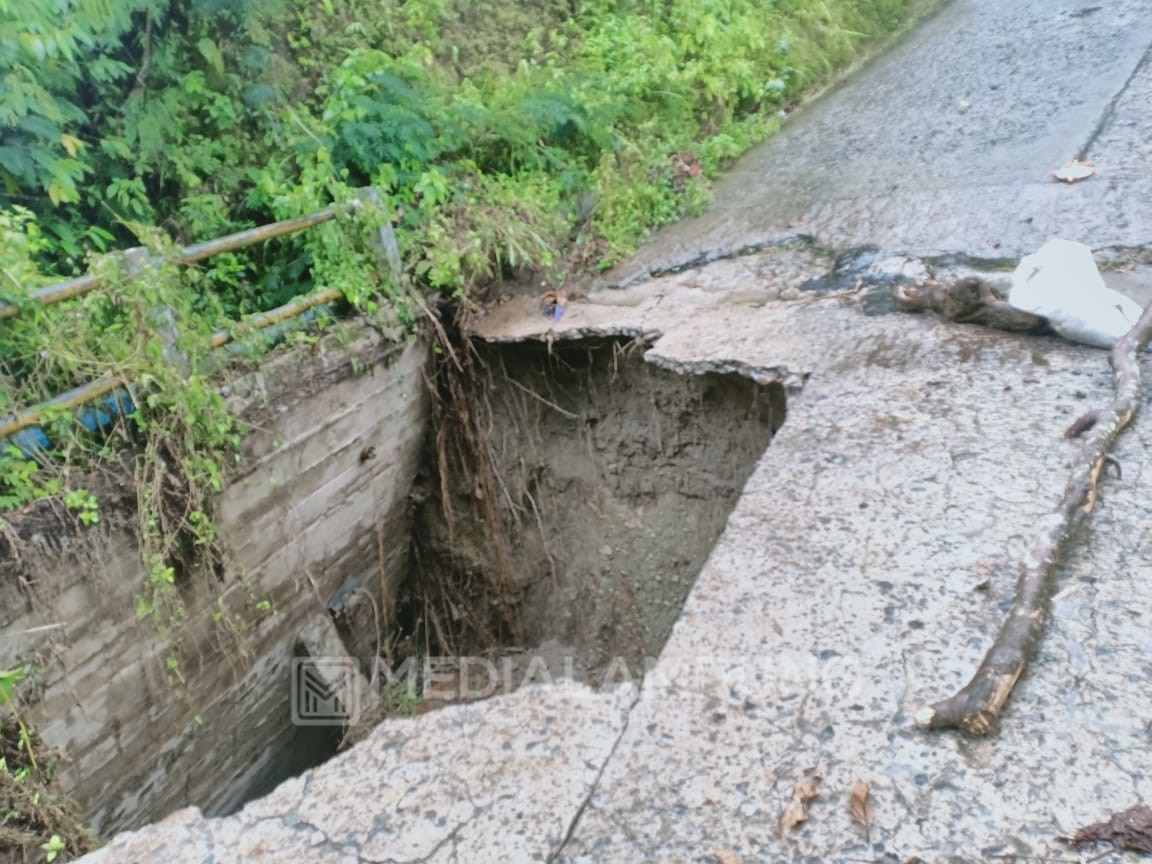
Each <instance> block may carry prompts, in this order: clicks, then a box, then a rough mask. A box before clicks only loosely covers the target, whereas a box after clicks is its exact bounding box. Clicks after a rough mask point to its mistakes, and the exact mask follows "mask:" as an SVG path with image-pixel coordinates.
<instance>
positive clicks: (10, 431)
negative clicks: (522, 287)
mask: <svg viewBox="0 0 1152 864" xmlns="http://www.w3.org/2000/svg"><path fill="white" fill-rule="evenodd" d="M360 195H361V199H360V200H356V201H351V202H349V203H348V204H343V205H340V206H336V207H329V208H326V209H324V210H321V211H319V212H317V213H312V214H309V215H307V216H299V217H297V218H295V219H285V220H283V221H280V222H274V223H272V224H269V225H262V226H260V227H258V228H250V229H248V230H246V231H238V232H237V233H235V234H229V235H227V236H226V237H220V238H217V239H216V240H209V241H207V242H205V243H197V244H195V245H193V246H188V247H185V248H184V249H183V250H182V251H181V253H180V256H179V257H178V258H177V263H179V264H193V263H195V262H197V261H203V260H204V259H205V258H211V257H212V256H213V255H219V254H220V253H222V252H233V251H235V250H237V249H242V248H244V247H245V246H251V245H253V244H256V243H260V242H263V241H265V240H270V239H272V238H273V237H280V236H283V235H285V234H293V233H295V232H297V231H303V230H305V229H307V228H312V227H314V226H316V225H320V224H322V223H324V222H328V221H330V220H332V219H335V218H336V217H337V216H340V215H343V214H345V213H349V212H351V211H353V210H356V209H359V208H360V207H362V206H363V203H364V201H365V200H367V201H369V202H372V203H375V202H376V201H378V197H377V193H376V190H374V189H365V190H361V193H360ZM380 234H381V238H382V240H383V243H384V245H385V251H386V252H388V253H390V254H386V255H385V257H386V258H387V259H388V263H389V265H391V268H392V271H393V276H398V275H399V274H398V272H397V270H398V267H399V261H398V260H394V259H396V257H397V256H396V253H395V239H394V238H393V237H392V232H391V226H390V225H387V226H386V227H385V228H383V229H381V232H380ZM381 238H377V242H378V243H379V242H381ZM99 287H100V280H99V279H97V278H96V277H95V276H92V275H87V276H81V277H79V278H76V279H70V280H68V281H66V282H57V283H55V284H53V285H49V286H47V287H45V288H41V289H39V290H37V291H35V292H33V293H32V294H31V295H30V299H31V300H32V301H34V302H39V303H43V304H45V305H50V304H53V303H59V302H61V301H64V300H70V299H72V298H74V297H79V296H81V295H83V294H87V293H88V292H90V291H93V290H95V289H97V288H99ZM343 297H344V294H343V292H342V291H338V290H336V289H328V290H325V291H321V292H319V293H317V294H311V295H308V296H305V297H298V298H296V299H294V300H291V301H289V302H288V303H285V304H284V305H282V306H278V307H276V308H275V309H270V310H269V311H267V312H258V313H256V314H254V315H250V316H248V317H246V318H245V319H243V320H242V321H240V322H238V323H237V325H236V326H234V327H232V328H228V329H223V330H217V331H216V332H214V333H213V334H212V335H211V337H209V341H208V344H209V347H210V348H220V347H222V346H224V345H227V344H228V343H230V342H232V341H233V340H234V339H235V336H236V334H237V333H238V332H239V331H256V330H264V329H267V328H269V327H273V326H275V325H276V324H279V323H281V322H284V321H286V320H288V319H290V318H295V317H297V316H299V315H303V314H305V313H307V312H309V311H310V310H314V309H317V308H318V307H321V306H325V305H328V304H331V303H335V302H338V301H339V300H341V299H343ZM19 314H20V307H19V305H17V304H14V303H4V302H0V319H3V318H11V317H14V316H16V315H19ZM129 384H130V382H129V380H128V379H127V378H125V377H123V376H119V375H104V376H101V377H100V378H97V379H96V380H95V381H90V382H88V383H87V384H83V385H81V386H80V387H76V388H74V389H72V390H69V391H68V392H67V393H62V394H60V395H59V396H56V397H53V398H52V399H49V400H48V401H46V402H42V403H40V404H39V405H34V406H32V407H30V408H26V409H24V410H23V411H19V412H17V413H16V414H14V415H10V416H9V417H8V418H7V419H5V420H3V421H2V422H0V442H2V441H4V440H5V439H7V438H11V437H12V436H14V435H18V434H19V433H21V432H23V431H24V430H27V429H30V428H31V427H34V426H37V425H38V424H39V422H40V421H41V420H42V419H43V418H44V416H45V414H47V413H49V412H50V411H52V410H53V409H57V408H76V407H79V406H80V405H84V404H87V403H88V402H91V401H93V400H95V399H98V398H100V397H101V396H105V395H107V394H109V393H113V392H114V391H117V390H120V389H122V388H126V387H127V386H128V385H129ZM124 396H125V397H126V398H127V404H128V405H129V406H131V405H132V404H133V403H132V399H131V395H130V394H128V393H127V392H125V394H124ZM116 406H117V407H119V408H122V407H123V406H122V405H121V403H120V400H119V398H117V400H116ZM98 413H99V412H98ZM121 413H127V412H123V411H122V412H121ZM34 437H35V438H36V440H35V441H32V442H30V443H31V444H33V445H38V444H39V443H40V441H39V439H40V438H41V437H43V438H44V439H45V441H46V440H47V436H43V435H41V436H34Z"/></svg>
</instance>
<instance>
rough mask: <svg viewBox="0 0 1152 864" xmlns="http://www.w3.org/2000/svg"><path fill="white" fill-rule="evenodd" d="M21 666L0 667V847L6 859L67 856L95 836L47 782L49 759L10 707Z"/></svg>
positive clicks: (49, 778)
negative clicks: (18, 667) (6, 854)
mask: <svg viewBox="0 0 1152 864" xmlns="http://www.w3.org/2000/svg"><path fill="white" fill-rule="evenodd" d="M26 676H27V671H26V670H25V669H9V670H0V850H4V851H5V852H7V853H8V854H9V855H10V856H11V857H10V860H12V861H20V860H24V861H47V862H51V861H55V860H56V859H57V858H58V856H61V855H63V856H64V859H63V860H71V859H72V858H75V857H78V856H80V855H82V854H84V853H85V852H89V851H91V850H92V849H94V848H95V840H94V838H93V837H92V835H91V834H90V833H89V832H88V830H87V829H86V828H85V827H84V824H83V822H81V821H80V819H79V818H78V817H77V816H76V814H75V813H74V812H73V811H72V809H71V807H70V805H69V804H68V803H67V802H66V801H65V800H64V799H63V798H62V797H61V796H60V795H59V794H58V790H57V789H56V788H55V785H54V783H53V779H52V778H53V775H54V773H55V767H56V765H55V757H54V755H53V754H52V753H51V752H50V751H48V749H47V748H46V747H45V746H44V744H43V742H41V741H40V739H39V738H38V737H37V736H36V734H35V733H34V732H32V731H30V730H29V728H28V727H27V725H25V723H24V721H23V720H21V718H20V714H19V712H18V711H17V710H16V700H15V698H14V688H15V687H16V685H17V684H19V683H20V682H21V681H23V680H24V678H25V677H26Z"/></svg>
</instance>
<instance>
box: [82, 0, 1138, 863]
mask: <svg viewBox="0 0 1152 864" xmlns="http://www.w3.org/2000/svg"><path fill="white" fill-rule="evenodd" d="M1146 20H1147V5H1146V3H1144V2H1137V0H1128V2H1125V0H1117V2H1113V3H1109V4H1106V5H1096V6H1093V5H1087V4H1085V3H1082V2H1067V3H1065V2H1059V3H1052V2H1040V0H1034V2H1021V3H1017V4H1004V3H996V2H992V0H970V2H963V0H957V2H953V3H950V4H948V5H946V6H945V7H943V9H941V10H940V11H939V12H938V13H937V14H936V15H935V16H934V17H933V18H931V19H930V20H928V21H926V22H924V23H923V24H922V25H921V26H920V27H919V28H918V29H917V30H916V31H915V32H914V33H912V34H910V36H909V37H908V38H906V39H905V40H904V41H903V42H902V43H901V44H899V45H898V46H896V48H895V49H894V50H893V51H891V52H890V53H888V54H887V55H885V56H884V57H882V58H880V59H879V60H877V61H876V62H874V63H872V64H870V65H869V66H868V67H866V68H865V69H864V70H862V71H861V72H860V73H859V74H858V75H856V76H855V77H854V78H852V79H851V80H850V81H848V82H847V83H846V84H844V85H842V86H841V87H839V88H837V89H836V90H834V91H832V92H830V93H828V94H826V95H825V96H824V97H823V98H821V99H820V100H818V101H816V102H815V103H814V104H812V105H810V106H807V107H806V108H804V109H803V110H801V111H799V112H797V114H796V115H795V116H794V117H792V118H790V119H789V120H788V122H787V124H786V128H785V130H784V132H783V133H782V134H781V135H780V136H778V137H777V138H776V139H774V140H773V141H772V142H770V143H769V144H768V145H766V146H765V147H763V148H761V149H760V150H759V151H757V152H755V153H753V154H750V155H749V156H748V157H747V158H746V159H744V160H742V161H741V162H740V163H739V164H738V165H737V166H736V168H735V169H734V170H733V172H732V173H731V174H730V175H729V176H728V177H726V178H725V179H724V180H722V181H721V182H720V184H719V185H718V187H717V193H716V203H715V204H714V205H713V207H712V208H711V209H710V210H709V211H708V212H707V213H705V214H703V215H702V216H701V217H699V218H697V219H694V220H687V221H685V222H683V223H680V224H678V225H676V226H672V227H671V228H670V229H669V230H668V231H666V232H664V233H663V234H662V235H661V236H658V237H657V238H655V240H654V241H653V243H652V244H650V245H649V246H648V247H646V248H645V249H644V250H643V251H642V252H641V253H640V254H639V255H638V256H636V259H635V260H634V261H632V262H629V263H628V264H627V265H625V266H622V267H621V268H618V270H617V271H615V272H613V273H612V274H609V278H608V279H606V280H605V284H604V285H602V286H600V287H599V289H598V290H594V291H592V292H590V294H589V296H588V298H587V300H585V301H579V302H574V303H572V304H570V305H569V306H568V307H567V309H566V310H565V312H564V314H563V316H562V318H561V319H560V320H559V321H558V322H552V321H550V320H549V319H547V318H545V317H544V316H542V315H541V313H540V308H539V305H538V303H537V301H536V300H535V299H534V298H520V299H513V300H511V301H509V302H507V303H505V304H502V305H501V306H499V307H497V309H496V310H495V311H493V312H492V313H491V314H490V315H489V316H488V317H486V318H485V319H483V320H481V321H480V322H479V325H478V327H477V335H479V336H481V337H483V338H486V339H490V340H493V341H516V340H537V339H551V340H557V341H558V340H565V339H572V338H577V337H589V336H603V335H623V336H627V337H632V338H635V339H637V340H638V341H639V343H640V344H641V345H642V346H643V347H645V348H646V353H645V358H646V359H647V360H648V361H649V362H651V363H654V364H658V365H660V366H662V367H665V368H668V369H672V370H674V371H678V372H682V373H685V374H700V373H705V372H715V371H725V372H732V371H736V372H739V373H741V374H744V375H748V376H751V377H753V378H755V379H757V380H759V381H764V382H779V383H780V384H782V385H784V386H785V387H786V388H787V392H788V397H787V398H788V404H787V419H786V421H785V423H784V425H783V427H782V428H781V429H780V430H779V431H778V432H777V433H776V435H775V437H774V438H773V440H772V443H771V445H770V446H769V447H768V448H767V450H766V451H765V452H764V454H763V456H762V457H761V459H760V460H759V462H758V464H757V466H756V469H755V471H754V473H753V475H752V477H751V478H750V479H749V481H748V482H747V484H746V486H745V488H744V491H743V494H742V495H741V497H740V498H739V500H738V502H737V504H736V506H735V509H734V511H733V512H732V515H731V517H730V519H729V521H728V525H727V528H726V530H725V532H724V533H723V535H722V537H721V539H720V541H719V543H718V544H717V545H716V547H715V549H714V550H713V552H712V554H711V556H710V557H709V559H708V562H707V564H706V565H705V566H704V568H703V570H702V572H701V573H700V576H699V578H698V580H697V582H696V585H695V587H694V588H693V590H692V591H691V593H690V595H689V597H688V599H687V602H686V604H685V607H684V610H683V612H682V614H681V615H680V617H679V620H678V621H677V623H676V625H675V627H674V628H673V631H672V634H671V636H670V638H669V639H668V642H667V643H666V645H665V646H664V649H663V651H662V653H661V654H660V656H659V659H658V661H657V662H656V664H655V666H654V668H652V669H651V671H650V672H649V673H648V674H647V675H646V676H645V678H644V680H643V682H642V684H641V686H640V687H639V688H637V687H636V686H634V685H630V684H626V683H625V684H621V685H619V686H616V687H606V688H603V689H601V690H591V689H589V688H587V687H584V686H583V685H579V684H574V683H563V684H556V685H550V686H533V687H527V688H524V689H522V690H520V691H518V692H516V693H513V694H511V695H507V696H500V697H495V698H493V699H490V700H487V701H484V702H478V703H474V704H470V705H461V706H454V707H449V708H446V709H444V710H442V711H438V712H435V713H432V714H428V715H424V716H420V717H414V718H409V719H402V720H392V721H387V722H385V723H384V724H382V725H381V726H380V727H379V728H377V729H376V730H375V731H374V732H373V733H372V734H371V735H370V736H369V738H368V739H367V740H365V741H363V742H361V743H360V744H358V745H357V746H355V747H354V748H352V749H351V750H350V751H348V752H346V753H344V754H342V755H340V756H338V757H336V758H334V759H333V760H331V761H330V762H329V763H327V764H325V765H323V766H321V767H319V768H317V769H314V770H312V771H309V772H306V773H305V774H304V775H302V776H301V777H300V778H298V779H296V780H292V781H289V782H287V783H285V784H283V785H282V786H281V787H279V788H278V789H277V790H276V791H275V792H273V793H271V794H270V795H269V796H267V797H265V798H263V799H260V800H258V801H256V802H253V803H251V804H249V805H248V806H247V807H246V808H245V809H244V810H242V811H241V812H240V813H237V814H236V815H234V816H230V817H227V818H223V819H210V820H209V819H203V818H201V817H200V815H199V813H198V812H197V811H195V810H185V811H181V812H179V813H177V814H174V815H173V816H172V817H170V818H169V819H168V820H165V821H164V822H162V823H159V824H157V825H154V826H150V827H148V828H145V829H143V830H141V831H139V832H135V833H132V834H125V835H121V836H120V837H117V838H114V839H113V840H112V841H110V842H109V844H108V845H107V846H106V847H105V848H104V849H102V850H100V851H99V852H97V853H94V854H93V855H91V856H89V857H88V858H86V859H84V860H86V861H92V862H97V861H99V862H126V861H159V860H164V861H189V862H193V861H197V862H198V861H204V860H213V861H216V862H224V861H245V862H253V861H281V860H286V859H289V860H291V859H295V860H299V861H307V862H329V861H331V862H352V861H355V862H417V861H428V862H433V861H435V862H441V861H442V862H449V861H456V862H462V864H463V862H469V864H471V862H521V861H523V862H529V861H557V862H560V861H562V862H582V864H583V862H588V864H592V862H597V864H599V862H629V864H631V862H637V861H652V862H698V861H721V862H729V861H744V862H751V861H773V862H775V861H822V862H831V861H846V860H862V861H870V860H892V861H905V860H908V859H911V858H913V857H914V856H919V857H920V858H922V859H923V860H925V861H928V862H938V861H964V860H978V859H980V858H981V857H982V856H983V855H987V854H990V853H991V854H1016V855H1019V856H1021V857H1022V858H1023V857H1027V856H1033V857H1039V856H1051V858H1050V859H1049V860H1052V859H1060V858H1062V857H1067V856H1069V853H1068V852H1067V851H1066V850H1065V848H1064V847H1063V846H1062V845H1061V844H1060V843H1059V842H1058V841H1057V840H1056V837H1057V835H1064V834H1071V833H1074V832H1075V830H1076V829H1077V828H1078V827H1079V826H1081V825H1083V824H1087V823H1090V822H1094V821H1097V820H1099V819H1101V818H1106V817H1107V815H1108V814H1110V813H1112V812H1114V811H1117V810H1122V809H1124V808H1126V807H1128V806H1130V805H1132V804H1135V803H1137V802H1141V801H1144V802H1147V801H1152V747H1150V746H1149V744H1150V738H1152V726H1150V719H1149V718H1152V686H1150V685H1149V679H1150V678H1152V637H1149V635H1148V633H1149V622H1150V621H1152V591H1149V590H1148V587H1147V586H1148V585H1149V583H1150V581H1152V550H1150V547H1149V543H1150V540H1149V537H1150V536H1152V535H1150V534H1149V529H1150V526H1152V470H1150V469H1152V460H1150V459H1149V457H1148V455H1147V454H1148V453H1149V452H1152V451H1150V447H1152V424H1150V423H1149V422H1148V421H1149V418H1147V417H1143V418H1138V419H1137V421H1136V423H1135V424H1134V426H1133V427H1132V428H1131V429H1129V430H1128V431H1127V432H1125V433H1124V435H1123V436H1122V438H1121V440H1120V445H1119V448H1118V450H1117V452H1116V456H1117V457H1118V459H1119V461H1120V463H1121V465H1122V466H1123V472H1122V478H1120V479H1116V478H1113V477H1109V478H1108V479H1107V480H1106V481H1105V482H1104V483H1103V486H1102V490H1101V501H1100V503H1099V505H1098V509H1097V511H1096V513H1095V514H1094V516H1093V518H1092V520H1091V522H1090V524H1089V527H1088V529H1087V530H1086V531H1085V532H1084V533H1083V534H1082V536H1081V537H1080V539H1079V542H1078V543H1077V544H1076V546H1075V548H1074V550H1073V551H1072V553H1071V555H1070V557H1069V559H1068V564H1067V567H1066V568H1065V569H1064V570H1063V571H1062V573H1061V577H1060V584H1059V587H1058V591H1057V594H1056V597H1055V599H1054V601H1053V618H1052V621H1051V623H1050V625H1049V627H1048V630H1047V634H1046V636H1045V638H1044V641H1043V643H1042V645H1041V648H1040V652H1039V655H1038V657H1037V658H1036V660H1035V661H1034V663H1033V665H1032V667H1031V671H1030V673H1029V674H1028V675H1027V676H1026V677H1025V679H1024V680H1023V681H1022V682H1021V684H1020V685H1019V686H1018V687H1017V689H1016V691H1015V693H1014V694H1013V696H1012V699H1011V701H1010V702H1009V706H1008V709H1007V711H1006V713H1005V715H1004V717H1003V719H1002V723H1001V725H1000V727H999V728H998V729H997V730H996V732H995V734H994V735H993V736H991V737H989V738H986V739H979V740H972V739H966V738H963V737H960V736H957V735H954V734H951V733H927V732H924V731H922V730H920V729H918V728H916V727H915V726H914V724H913V722H912V715H913V714H914V713H915V711H916V710H917V709H918V708H920V707H921V706H923V705H925V704H928V703H931V702H933V701H936V700H937V699H939V698H941V697H944V696H947V695H949V694H950V693H951V692H953V691H954V690H955V689H956V688H958V687H959V686H961V685H962V684H964V683H965V682H966V681H967V679H968V676H969V675H970V674H971V673H972V671H973V670H974V669H975V668H976V666H977V664H978V663H979V661H980V659H981V657H982V655H983V651H984V649H985V648H986V647H987V646H988V644H989V643H990V642H991V639H992V637H993V635H994V634H995V632H996V629H997V627H998V626H999V623H1000V620H1001V617H1002V615H1003V611H1004V609H1005V608H1006V606H1007V604H1008V603H1009V602H1010V600H1011V597H1012V591H1013V586H1014V582H1015V578H1016V575H1017V572H1018V567H1019V564H1020V562H1022V561H1023V560H1024V559H1025V557H1026V556H1027V555H1028V554H1029V553H1030V552H1031V550H1032V548H1033V546H1034V544H1035V542H1036V540H1037V529H1036V526H1037V523H1038V522H1039V521H1040V520H1041V518H1042V517H1043V516H1044V515H1046V514H1047V513H1048V512H1049V511H1050V510H1051V509H1052V508H1053V507H1054V506H1055V504H1056V502H1057V501H1058V500H1059V498H1060V496H1061V494H1062V492H1063V488H1064V484H1065V481H1066V476H1067V468H1068V466H1069V464H1070V462H1071V461H1072V459H1073V458H1074V456H1075V453H1076V452H1077V444H1076V443H1075V442H1069V441H1066V440H1064V439H1063V438H1062V437H1061V433H1062V431H1063V429H1064V428H1065V426H1066V425H1067V424H1068V423H1069V422H1070V421H1071V420H1073V419H1074V418H1075V417H1076V416H1078V415H1079V414H1080V413H1081V411H1082V410H1084V409H1085V408H1086V407H1090V406H1094V405H1099V404H1102V403H1104V402H1106V401H1107V399H1108V398H1109V395H1110V393H1111V374H1110V371H1109V369H1108V366H1107V363H1106V359H1105V358H1106V354H1105V352H1103V351H1100V350H1097V349H1091V348H1085V347H1079V346H1074V345H1070V344H1068V343H1065V342H1061V341H1059V340H1058V339H1056V338H1054V337H1035V336H1018V335H1012V334H1005V333H1000V332H991V331H985V330H981V329H978V328H974V327H965V326H963V325H955V324H949V323H945V322H941V321H938V320H936V319H934V318H931V317H927V316H909V315H904V314H900V313H897V312H896V311H895V310H894V308H893V306H892V304H891V302H890V294H891V287H892V285H893V284H894V282H897V281H899V280H900V279H902V278H914V277H916V276H918V275H920V274H922V273H923V272H924V268H925V267H928V266H934V267H937V268H939V269H940V270H943V271H948V270H949V269H952V270H957V271H958V270H960V269H962V268H964V267H973V266H980V267H984V268H989V267H991V268H995V267H997V266H1001V267H1002V268H1003V269H1004V270H1005V271H1006V272H1010V270H1011V267H1012V266H1013V265H1014V263H1015V259H1016V258H1018V257H1019V256H1020V255H1023V254H1025V253H1027V252H1030V251H1033V250H1034V249H1035V248H1038V247H1039V246H1040V245H1041V244H1042V243H1043V242H1044V241H1045V240H1046V239H1048V237H1050V236H1063V237H1067V238H1068V239H1073V240H1079V241H1081V242H1084V243H1087V244H1089V245H1090V246H1092V247H1093V248H1094V249H1095V250H1097V252H1098V255H1099V257H1100V258H1101V259H1102V260H1105V261H1109V262H1111V264H1112V266H1113V268H1114V272H1110V273H1109V274H1108V279H1109V282H1110V284H1112V285H1113V287H1117V288H1119V289H1120V290H1124V291H1126V292H1128V293H1129V294H1130V295H1132V296H1133V297H1134V299H1136V300H1137V302H1140V303H1144V302H1147V301H1148V300H1149V299H1152V271H1150V269H1149V268H1148V267H1146V266H1145V267H1142V266H1140V261H1141V260H1143V261H1144V262H1145V263H1147V261H1148V257H1147V256H1148V251H1147V250H1148V249H1150V248H1152V218H1150V217H1152V150H1150V149H1149V141H1152V113H1150V112H1149V110H1148V106H1149V105H1150V104H1152V62H1150V61H1149V51H1150V42H1152V39H1150V37H1149V36H1148V33H1147V28H1146V27H1143V26H1141V25H1143V24H1145V23H1146ZM1077 157H1081V158H1088V159H1091V160H1092V161H1094V162H1095V164H1096V165H1097V167H1098V169H1099V174H1098V176H1095V177H1092V178H1090V179H1088V180H1086V181H1083V182H1081V183H1078V184H1074V185H1066V184H1062V183H1058V182H1056V181H1054V180H1053V179H1052V177H1051V171H1052V170H1053V169H1055V168H1057V167H1058V166H1059V165H1061V164H1062V163H1064V162H1065V161H1067V160H1069V159H1072V158H1077ZM862 247H869V248H867V249H862ZM749 249H753V250H756V251H753V252H750V253H749V254H744V255H740V256H735V253H737V252H739V251H741V250H749ZM708 262H714V263H708ZM1131 264H1135V265H1136V266H1130V265H1131ZM689 265H692V266H690V267H689ZM685 267H689V269H683V268H685ZM676 270H682V272H672V271H676ZM808 769H815V771H816V772H817V773H818V774H819V775H820V776H821V777H822V778H823V779H822V782H821V785H820V787H819V792H820V797H818V798H817V799H816V800H815V801H813V802H812V804H811V807H810V813H809V818H808V821H807V822H805V823H803V824H801V825H798V826H796V827H795V828H793V829H792V830H791V831H790V832H788V834H787V836H784V837H782V836H781V835H780V831H779V820H780V816H781V812H782V810H783V809H784V807H785V806H786V804H787V803H788V801H789V799H790V797H791V794H792V788H793V785H794V783H795V782H796V780H797V779H798V778H799V777H800V776H801V775H802V774H803V773H804V772H805V771H806V770H808ZM858 779H859V780H864V781H866V782H867V783H868V784H869V786H870V790H871V796H870V797H871V802H872V807H873V823H872V825H871V827H870V829H865V827H864V826H862V825H861V824H860V823H859V822H857V821H855V820H854V819H853V817H852V816H851V814H850V812H849V805H848V794H849V788H850V787H851V785H852V784H853V782H854V781H856V780H858ZM883 856H889V857H888V858H884V857H883ZM1067 860H1074V858H1073V857H1067Z"/></svg>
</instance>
